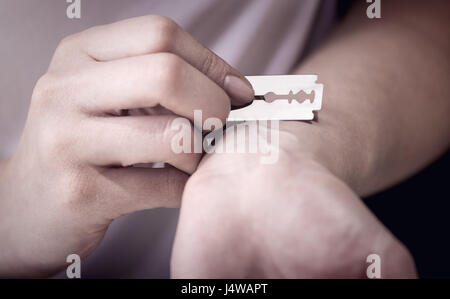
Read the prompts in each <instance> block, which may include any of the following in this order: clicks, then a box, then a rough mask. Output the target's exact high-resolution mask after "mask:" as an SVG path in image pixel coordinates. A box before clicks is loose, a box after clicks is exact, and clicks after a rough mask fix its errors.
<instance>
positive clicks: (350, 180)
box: [280, 121, 371, 195]
mask: <svg viewBox="0 0 450 299" xmlns="http://www.w3.org/2000/svg"><path fill="white" fill-rule="evenodd" d="M280 131H282V132H286V133H287V134H289V135H291V136H293V137H294V139H295V142H294V143H293V144H291V145H289V147H290V148H291V150H294V151H297V156H298V157H300V159H302V160H305V159H309V160H313V161H314V162H316V163H318V164H321V165H322V166H323V167H324V168H326V169H327V170H328V171H329V172H331V173H332V174H333V175H334V176H336V177H337V178H339V179H340V180H342V181H343V182H345V183H346V184H347V185H348V186H349V187H350V188H352V189H353V190H354V191H355V192H356V193H357V194H358V195H364V194H365V193H366V188H365V183H364V182H365V181H366V180H367V178H368V176H369V175H368V174H369V171H368V168H369V162H370V160H371V159H370V157H371V156H370V152H369V151H368V150H362V148H363V145H361V144H358V143H359V140H358V139H357V138H355V141H354V145H351V146H350V145H349V141H348V140H346V139H344V138H342V137H341V136H339V134H336V132H337V131H336V130H333V128H332V127H330V126H327V124H321V123H306V122H294V121H291V122H281V123H280ZM281 135H282V134H281ZM283 142H284V141H283V138H282V137H281V136H280V144H282V143H283Z"/></svg>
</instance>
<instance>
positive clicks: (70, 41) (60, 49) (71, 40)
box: [54, 33, 81, 57]
mask: <svg viewBox="0 0 450 299" xmlns="http://www.w3.org/2000/svg"><path fill="white" fill-rule="evenodd" d="M80 35H81V33H74V34H71V35H68V36H66V37H64V38H63V39H62V40H61V41H60V42H59V44H58V46H57V47H56V51H55V55H54V56H55V57H63V56H64V55H65V54H67V53H68V52H70V51H73V48H74V45H75V44H76V43H77V42H78V40H79V38H80Z"/></svg>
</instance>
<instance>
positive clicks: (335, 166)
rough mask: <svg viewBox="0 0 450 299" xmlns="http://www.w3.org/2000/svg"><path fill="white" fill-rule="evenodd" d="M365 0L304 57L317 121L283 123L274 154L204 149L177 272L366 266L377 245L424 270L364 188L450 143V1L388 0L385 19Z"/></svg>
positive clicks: (408, 270) (274, 273)
mask: <svg viewBox="0 0 450 299" xmlns="http://www.w3.org/2000/svg"><path fill="white" fill-rule="evenodd" d="M365 8H366V6H364V5H357V6H356V7H354V8H353V9H352V11H351V12H350V15H349V16H348V18H347V20H346V21H345V22H344V23H343V24H342V25H341V27H340V28H339V29H338V30H337V32H335V33H334V34H333V36H332V38H331V39H330V40H329V41H328V42H327V43H326V44H325V45H324V46H323V47H322V48H321V49H320V50H319V51H317V52H316V53H314V55H313V56H311V57H309V58H308V59H306V61H305V62H304V63H303V64H302V65H300V66H299V67H298V69H297V72H298V73H305V74H319V78H320V82H321V83H323V84H324V85H325V94H324V99H323V102H324V106H323V109H322V110H321V111H320V112H319V114H318V121H316V122H313V123H312V124H308V123H298V122H288V123H284V124H283V125H282V126H281V129H282V132H283V133H282V134H281V136H280V140H281V148H282V151H281V152H282V155H281V157H280V162H279V163H278V164H277V165H274V166H272V167H269V166H263V165H260V164H258V163H256V162H255V161H254V160H252V159H251V158H248V157H247V158H243V157H242V156H239V155H219V154H212V155H209V156H208V157H206V158H205V159H203V161H202V163H201V164H200V167H199V168H198V170H197V171H196V172H195V174H194V175H193V176H192V177H191V178H190V179H189V181H188V184H187V186H186V189H185V192H184V197H183V204H182V209H181V217H180V220H179V226H178V232H177V237H176V240H175V246H174V249H173V259H172V273H173V276H174V277H191V278H194V277H195V278H198V277H236V278H242V277H272V278H273V277H288V278H292V277H366V276H365V275H366V273H365V269H366V268H365V267H367V264H365V259H366V257H367V255H368V254H369V253H377V254H379V255H380V257H381V260H382V261H383V262H382V271H381V272H382V277H415V275H416V273H415V270H414V263H413V260H412V258H411V256H410V255H409V253H408V252H407V250H406V249H405V248H404V246H403V245H401V244H400V243H399V242H398V240H396V239H395V238H394V237H393V236H392V235H391V234H390V233H389V232H388V231H387V230H386V229H385V228H383V227H382V225H381V224H380V223H379V222H378V221H377V220H376V219H375V218H374V217H373V216H372V215H371V214H370V212H369V211H368V210H367V209H366V208H365V207H364V206H363V205H362V204H361V202H360V199H359V198H358V196H357V195H359V196H364V195H368V194H372V193H374V192H377V191H379V190H381V189H384V188H386V187H388V186H390V185H393V184H395V183H397V182H399V181H400V180H402V179H404V178H406V177H408V176H410V175H412V174H413V173H415V172H416V171H418V170H419V169H421V168H422V167H424V166H425V165H427V164H428V163H429V162H430V161H432V160H434V159H436V158H437V157H438V156H439V155H440V154H442V153H443V152H444V151H446V150H447V149H448V147H449V144H450V138H449V135H448V132H449V131H450V119H449V118H448V113H449V112H450V101H449V100H448V99H449V98H450V88H449V85H448V80H449V78H450V73H449V71H450V65H449V58H448V53H449V52H450V44H449V40H448V36H449V34H450V32H449V28H450V26H449V19H450V18H449V16H448V12H449V11H450V10H449V8H450V7H449V3H448V2H446V1H428V2H423V1H389V2H387V1H386V2H383V19H382V20H380V21H373V20H368V19H367V18H366V17H365ZM230 185H231V186H233V185H237V186H240V187H237V188H227V187H226V186H230ZM216 190H223V191H221V192H217V191H216ZM243 190H245V191H243ZM352 190H353V191H352Z"/></svg>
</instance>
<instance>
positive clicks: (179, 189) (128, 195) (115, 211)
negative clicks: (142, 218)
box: [97, 167, 188, 219]
mask: <svg viewBox="0 0 450 299" xmlns="http://www.w3.org/2000/svg"><path fill="white" fill-rule="evenodd" d="M187 179H188V175H187V174H185V173H183V172H181V171H179V170H176V169H174V168H170V167H169V168H161V169H152V168H135V167H130V168H108V169H104V170H103V171H102V172H101V173H100V175H99V176H97V180H98V181H97V186H99V188H98V190H100V191H99V192H100V194H99V196H98V201H97V204H98V205H99V208H98V209H97V210H98V212H99V213H102V215H103V216H104V217H108V218H110V219H116V218H118V217H120V216H122V215H125V214H128V213H131V212H135V211H139V210H145V209H152V208H160V207H164V208H177V207H179V206H180V200H181V196H182V193H183V189H184V185H185V184H186V181H187Z"/></svg>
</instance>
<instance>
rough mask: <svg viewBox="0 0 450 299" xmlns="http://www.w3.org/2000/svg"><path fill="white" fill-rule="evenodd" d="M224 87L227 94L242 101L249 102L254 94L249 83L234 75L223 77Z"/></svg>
mask: <svg viewBox="0 0 450 299" xmlns="http://www.w3.org/2000/svg"><path fill="white" fill-rule="evenodd" d="M224 88H225V91H226V92H227V93H228V95H229V96H231V97H232V98H233V99H236V100H238V101H241V102H244V103H248V102H251V101H252V100H253V97H254V95H255V92H254V91H253V88H252V87H251V85H250V84H249V83H246V82H245V81H244V80H243V79H241V78H239V77H236V76H234V75H228V76H226V77H225V82H224Z"/></svg>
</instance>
